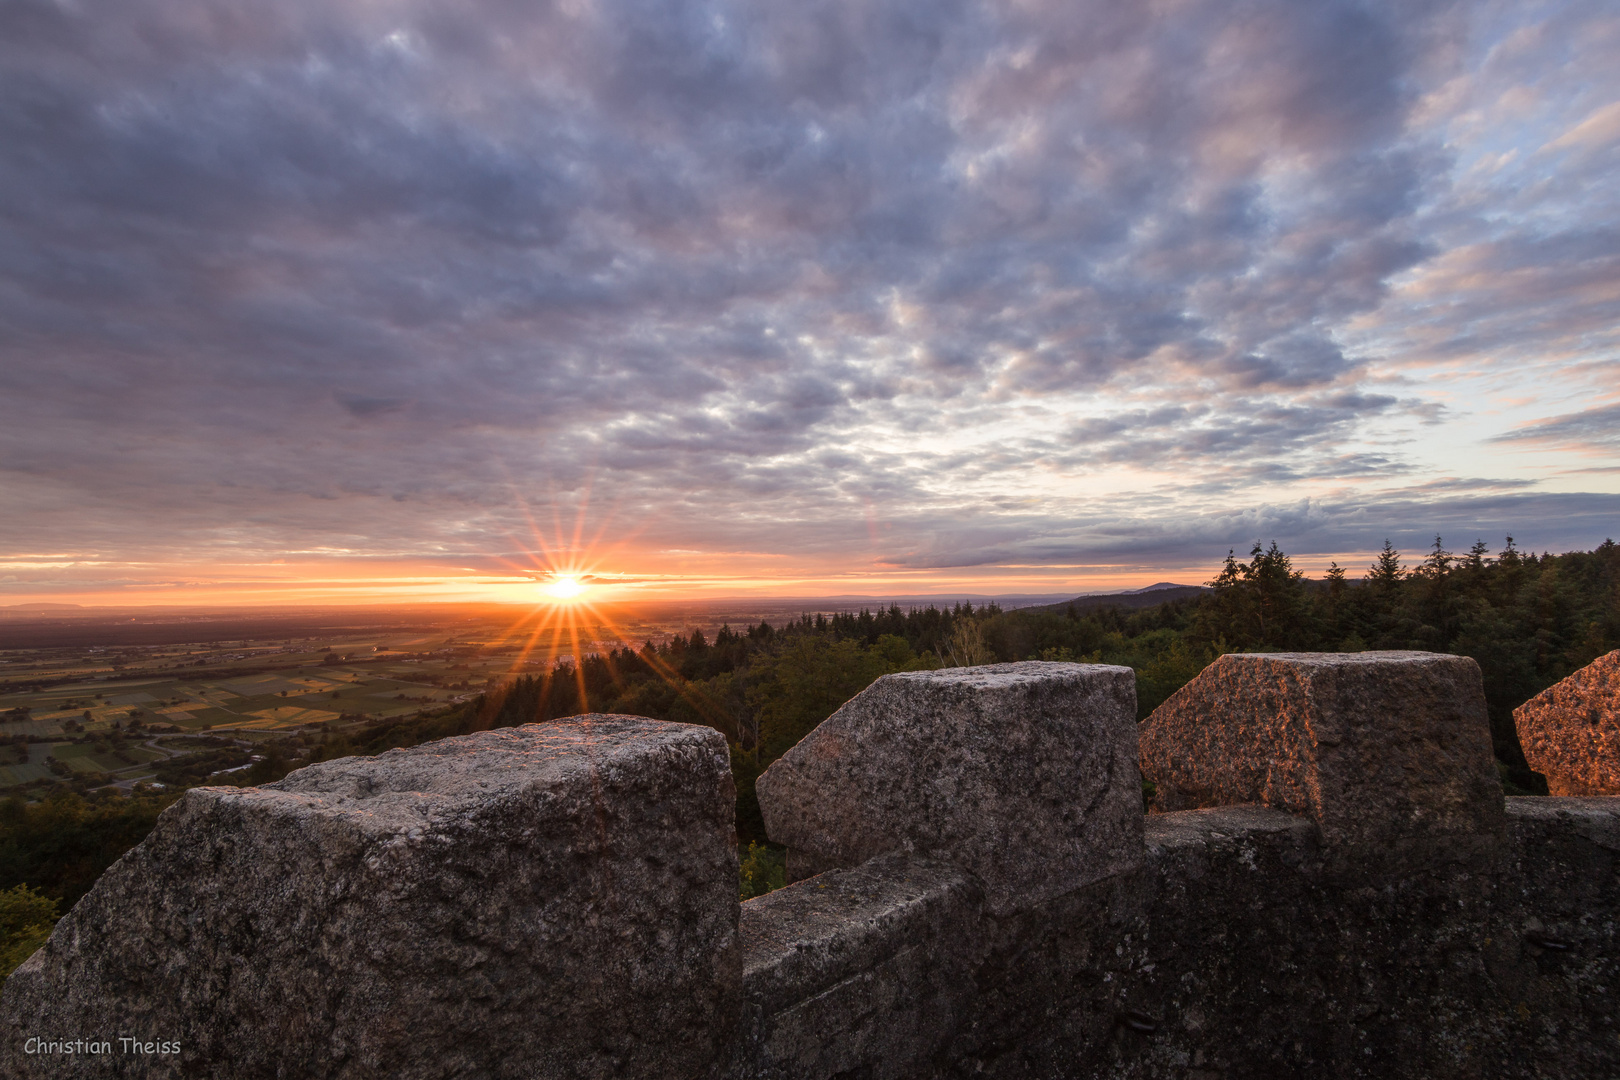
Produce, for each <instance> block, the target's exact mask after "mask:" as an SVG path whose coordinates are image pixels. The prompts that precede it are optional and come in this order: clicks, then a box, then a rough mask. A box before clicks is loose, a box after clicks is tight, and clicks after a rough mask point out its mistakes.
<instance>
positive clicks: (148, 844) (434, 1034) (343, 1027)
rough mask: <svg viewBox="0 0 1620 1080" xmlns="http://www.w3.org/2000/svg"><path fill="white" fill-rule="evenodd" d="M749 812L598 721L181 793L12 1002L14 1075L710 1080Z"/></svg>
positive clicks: (734, 960) (734, 951)
mask: <svg viewBox="0 0 1620 1080" xmlns="http://www.w3.org/2000/svg"><path fill="white" fill-rule="evenodd" d="M733 800H734V793H733V788H732V782H731V773H730V769H729V763H728V757H727V750H726V744H725V740H724V739H723V738H722V737H721V736H720V735H719V733H717V732H715V731H713V730H711V729H709V728H705V727H694V726H688V725H684V724H665V723H659V722H657V721H652V720H644V719H640V718H636V717H625V716H604V715H589V716H581V717H575V718H572V719H570V720H564V721H558V722H554V723H547V724H531V725H528V726H526V727H521V728H511V729H505V730H499V731H488V732H483V733H480V734H476V735H468V736H465V737H462V738H456V739H447V740H443V741H441V742H436V743H430V744H427V745H424V746H420V747H417V748H414V749H410V750H394V751H390V752H388V753H385V754H382V755H380V756H378V757H375V758H344V759H342V760H338V761H333V762H328V763H325V764H321V765H312V766H310V767H308V768H305V769H300V770H299V771H297V772H295V773H293V774H291V775H289V776H288V777H287V778H286V779H285V780H283V781H281V782H279V783H276V784H270V785H267V786H265V787H262V788H243V789H238V788H198V789H193V790H191V791H189V792H187V793H186V795H185V796H184V797H183V798H182V799H181V800H180V802H178V803H176V804H175V805H174V806H173V807H171V808H170V809H169V810H168V811H166V812H165V813H164V814H163V816H162V818H160V819H159V822H158V825H157V828H156V829H155V830H154V831H153V833H152V834H151V835H150V836H149V837H148V838H147V839H146V840H145V841H144V842H143V843H142V844H141V845H140V846H138V847H137V848H135V849H134V850H133V851H131V852H130V853H129V854H127V855H126V856H125V857H124V858H123V859H121V860H120V861H119V862H118V863H117V864H116V865H115V866H113V868H112V869H110V870H109V871H108V872H107V873H106V874H105V875H103V877H102V878H101V880H100V881H99V882H97V884H96V886H95V888H94V889H93V890H91V892H90V893H89V894H88V895H87V896H86V897H85V898H84V899H83V900H82V901H81V902H80V903H79V904H78V905H77V906H75V907H74V909H73V911H72V912H70V913H69V914H68V915H67V917H66V918H64V919H63V920H62V922H61V923H60V924H59V925H58V926H57V928H56V931H55V933H54V934H52V936H51V938H50V941H49V943H48V944H46V945H45V947H44V948H42V949H41V950H40V951H39V952H37V953H36V954H35V955H34V956H33V957H32V958H31V959H29V960H28V961H27V962H26V963H25V964H24V965H23V966H22V967H21V968H20V969H19V970H18V971H17V973H16V974H14V975H13V976H12V977H11V978H10V979H8V980H6V984H5V988H4V993H3V996H0V1073H3V1074H4V1075H6V1076H40V1077H46V1076H48V1077H62V1076H72V1075H87V1076H89V1075H94V1076H107V1075H132V1074H131V1073H130V1072H129V1070H130V1069H132V1068H134V1067H135V1066H137V1065H138V1066H139V1067H140V1068H141V1069H144V1070H150V1071H142V1072H140V1075H143V1076H147V1075H150V1076H162V1075H197V1076H203V1075H206V1076H211V1077H272V1076H275V1077H300V1078H311V1080H313V1078H323V1077H450V1076H469V1077H522V1078H525V1080H527V1078H531V1077H564V1076H566V1077H610V1076H611V1077H622V1076H640V1077H690V1076H700V1075H705V1074H708V1073H711V1072H712V1071H713V1070H714V1069H715V1068H716V1067H717V1063H718V1062H719V1061H720V1060H721V1058H722V1056H723V1053H724V1049H723V1048H724V1047H725V1046H726V1045H727V1043H728V1041H729V1038H730V1033H731V1030H732V1026H733V1025H734V1023H735V1017H736V1009H737V1000H738V999H737V994H738V988H739V984H740V978H741V971H740V956H741V953H740V948H739V945H738V940H737V932H736V925H737V856H736V849H735V839H734V834H733V831H732V814H733ZM31 1036H42V1037H46V1038H49V1039H107V1040H110V1041H112V1043H113V1046H114V1048H115V1049H117V1048H118V1047H119V1046H120V1044H119V1042H118V1039H119V1037H120V1036H128V1037H137V1038H140V1039H142V1040H150V1041H165V1042H174V1043H178V1044H179V1047H180V1049H179V1052H178V1053H175V1054H164V1053H160V1052H159V1053H149V1054H144V1055H134V1056H131V1055H129V1054H124V1053H113V1054H111V1055H106V1056H90V1055H84V1054H78V1055H73V1056H71V1057H70V1056H65V1055H62V1054H49V1053H47V1054H29V1053H27V1052H26V1049H25V1043H26V1040H27V1039H28V1038H29V1037H31Z"/></svg>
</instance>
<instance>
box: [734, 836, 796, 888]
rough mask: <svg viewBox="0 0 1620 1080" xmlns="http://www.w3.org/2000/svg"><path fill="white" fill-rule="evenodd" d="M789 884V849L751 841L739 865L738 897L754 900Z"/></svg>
mask: <svg viewBox="0 0 1620 1080" xmlns="http://www.w3.org/2000/svg"><path fill="white" fill-rule="evenodd" d="M786 884H787V849H786V848H781V847H777V846H775V845H774V844H755V843H750V844H749V845H748V850H747V851H746V852H745V853H744V854H743V858H742V863H741V865H739V866H738V867H737V899H739V900H752V899H753V898H754V897H756V896H764V895H765V894H766V893H768V892H773V891H775V890H777V889H780V888H781V887H782V886H784V885H786Z"/></svg>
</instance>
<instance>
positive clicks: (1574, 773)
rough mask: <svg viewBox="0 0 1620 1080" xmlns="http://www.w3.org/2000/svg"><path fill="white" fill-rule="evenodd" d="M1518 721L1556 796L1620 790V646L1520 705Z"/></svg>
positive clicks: (1529, 755) (1527, 750) (1528, 754)
mask: <svg viewBox="0 0 1620 1080" xmlns="http://www.w3.org/2000/svg"><path fill="white" fill-rule="evenodd" d="M1513 723H1514V725H1515V726H1517V727H1518V729H1519V745H1520V746H1522V747H1524V757H1525V760H1526V761H1528V762H1529V763H1530V767H1531V768H1532V769H1534V770H1536V772H1538V773H1541V774H1542V775H1543V776H1545V777H1546V778H1547V790H1549V791H1551V792H1552V793H1553V794H1554V795H1620V649H1616V650H1615V651H1614V652H1611V653H1608V654H1607V655H1605V656H1600V657H1598V658H1597V659H1596V660H1594V661H1592V662H1591V663H1590V664H1587V665H1586V666H1585V667H1583V668H1581V670H1579V671H1577V672H1576V673H1575V674H1573V675H1571V676H1570V677H1569V678H1567V679H1565V680H1564V681H1563V682H1561V683H1558V684H1557V685H1555V686H1550V687H1548V688H1547V689H1545V690H1543V691H1542V692H1541V693H1539V694H1537V695H1536V696H1535V697H1533V698H1531V699H1530V700H1529V701H1527V702H1525V703H1524V704H1523V705H1520V706H1519V707H1518V708H1517V709H1514V710H1513Z"/></svg>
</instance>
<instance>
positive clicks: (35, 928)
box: [0, 885, 57, 978]
mask: <svg viewBox="0 0 1620 1080" xmlns="http://www.w3.org/2000/svg"><path fill="white" fill-rule="evenodd" d="M56 920H57V914H56V901H55V900H52V899H51V898H50V897H48V896H44V895H42V894H40V893H37V892H35V891H34V890H33V889H30V888H29V887H28V886H27V885H18V886H17V887H16V888H14V889H7V890H5V891H4V892H0V978H4V977H5V976H7V975H10V974H11V973H12V972H13V971H15V970H17V965H19V964H21V963H22V962H23V961H24V960H26V959H28V958H29V957H30V956H32V955H34V950H35V949H38V948H39V947H40V946H41V945H43V944H45V939H46V938H48V937H50V936H51V930H52V929H53V928H54V927H55V926H56Z"/></svg>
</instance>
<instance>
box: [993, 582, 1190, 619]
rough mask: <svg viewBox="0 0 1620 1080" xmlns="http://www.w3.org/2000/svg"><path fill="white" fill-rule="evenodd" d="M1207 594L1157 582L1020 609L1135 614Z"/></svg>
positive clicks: (1171, 583)
mask: <svg viewBox="0 0 1620 1080" xmlns="http://www.w3.org/2000/svg"><path fill="white" fill-rule="evenodd" d="M1207 592H1209V590H1208V589H1207V588H1205V587H1204V586H1202V585H1178V584H1176V583H1175V582H1173V581H1160V582H1157V583H1155V584H1153V585H1149V586H1147V587H1146V588H1143V589H1132V590H1130V591H1129V592H1118V593H1097V594H1092V595H1089V596H1077V597H1075V598H1074V599H1073V600H1064V601H1062V602H1061V603H1057V604H1045V605H1042V606H1041V607H1030V608H1021V609H1020V610H1022V611H1050V612H1052V613H1053V614H1056V615H1062V614H1064V613H1065V612H1067V611H1068V610H1069V607H1070V605H1073V607H1074V610H1076V611H1096V610H1097V609H1099V608H1107V607H1111V608H1123V609H1125V610H1127V611H1136V610H1139V609H1141V608H1150V607H1156V606H1158V605H1159V604H1167V603H1169V602H1170V601H1172V600H1191V599H1193V598H1194V597H1198V596H1202V595H1204V594H1205V593H1207Z"/></svg>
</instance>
